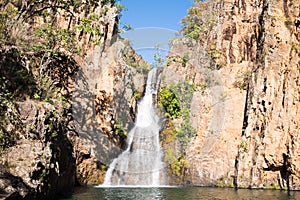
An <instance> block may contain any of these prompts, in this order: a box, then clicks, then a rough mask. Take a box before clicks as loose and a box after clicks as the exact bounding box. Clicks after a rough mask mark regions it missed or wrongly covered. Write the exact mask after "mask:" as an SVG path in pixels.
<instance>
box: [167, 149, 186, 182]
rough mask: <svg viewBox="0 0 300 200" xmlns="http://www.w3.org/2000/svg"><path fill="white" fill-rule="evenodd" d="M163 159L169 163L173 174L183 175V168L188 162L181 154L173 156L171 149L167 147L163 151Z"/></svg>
mask: <svg viewBox="0 0 300 200" xmlns="http://www.w3.org/2000/svg"><path fill="white" fill-rule="evenodd" d="M165 161H166V162H167V163H169V166H170V169H171V171H172V173H173V174H175V175H176V176H179V177H180V176H182V175H184V170H185V168H186V166H187V164H188V163H187V161H186V160H185V159H184V158H183V156H182V155H180V156H175V154H174V151H173V150H171V149H167V150H166V152H165Z"/></svg>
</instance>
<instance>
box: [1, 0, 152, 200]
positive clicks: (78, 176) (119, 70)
mask: <svg viewBox="0 0 300 200" xmlns="http://www.w3.org/2000/svg"><path fill="white" fill-rule="evenodd" d="M76 2H77V1H72V2H71V1H70V2H68V3H66V4H64V3H62V2H56V1H41V2H37V1H11V2H4V3H0V9H1V18H0V22H1V23H0V24H1V26H0V29H1V34H0V43H1V53H0V55H1V56H0V71H1V79H0V99H1V105H0V112H1V118H0V121H1V126H0V157H1V159H0V160H1V161H0V162H1V163H0V165H1V167H0V176H1V177H0V198H2V197H3V198H10V199H21V198H25V199H26V198H27V199H53V198H56V195H65V194H70V193H71V192H72V190H73V188H74V185H75V184H76V183H77V184H81V185H85V184H100V183H101V182H102V181H103V178H104V175H105V170H106V167H107V165H108V164H109V163H110V161H111V159H113V158H114V157H116V156H117V154H118V153H119V152H121V151H122V148H124V147H125V143H124V141H125V139H126V137H127V130H128V129H129V128H130V127H131V126H132V123H133V122H134V120H135V109H136V103H137V101H138V100H139V98H140V97H141V95H142V94H143V92H144V85H145V78H146V77H145V74H146V73H147V71H148V70H149V66H148V65H147V63H145V62H144V61H143V60H142V59H141V57H140V56H138V55H137V54H135V52H134V51H133V49H132V48H131V47H130V46H129V44H128V42H127V41H124V40H122V39H120V38H119V37H118V35H117V34H118V17H119V16H118V14H119V12H120V10H119V8H118V7H117V5H116V4H115V1H84V2H82V3H81V4H76ZM60 3H62V4H60ZM72 3H73V4H72ZM77 3H78V2H77ZM53 39H54V40H53ZM76 48H78V49H80V51H75V50H76Z"/></svg>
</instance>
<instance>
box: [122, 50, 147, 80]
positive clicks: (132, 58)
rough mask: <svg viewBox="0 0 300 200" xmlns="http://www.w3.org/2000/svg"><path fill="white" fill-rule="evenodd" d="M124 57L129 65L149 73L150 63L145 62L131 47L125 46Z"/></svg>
mask: <svg viewBox="0 0 300 200" xmlns="http://www.w3.org/2000/svg"><path fill="white" fill-rule="evenodd" d="M122 57H123V59H124V61H125V63H126V64H127V65H128V66H131V67H134V68H136V69H137V70H138V71H139V72H141V73H143V74H147V73H148V72H149V70H150V65H149V64H147V63H144V62H143V61H142V60H141V58H139V57H138V55H137V54H136V53H135V52H134V51H133V50H132V49H130V48H124V49H123V51H122Z"/></svg>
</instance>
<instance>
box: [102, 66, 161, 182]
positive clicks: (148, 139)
mask: <svg viewBox="0 0 300 200" xmlns="http://www.w3.org/2000/svg"><path fill="white" fill-rule="evenodd" d="M158 81H159V72H158V69H157V68H153V69H152V70H151V71H150V72H149V74H148V79H147V85H146V92H145V96H144V97H143V99H142V100H141V101H140V102H139V104H138V113H137V118H136V122H135V125H134V127H133V128H132V130H131V131H130V132H129V134H128V138H127V144H128V147H127V149H126V150H125V151H124V152H123V153H122V154H120V155H119V156H118V157H117V158H115V159H114V160H113V161H112V163H111V164H110V166H109V169H108V171H107V172H106V176H105V180H104V183H103V186H122V185H124V186H126V185H133V186H135V185H139V186H159V185H165V184H166V182H165V177H164V163H163V162H162V150H161V148H160V143H159V130H160V125H159V120H160V118H159V117H158V116H157V114H156V113H155V110H154V102H153V100H155V101H156V99H157V90H158V86H159V83H158Z"/></svg>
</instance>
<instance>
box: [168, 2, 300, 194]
mask: <svg viewBox="0 0 300 200" xmlns="http://www.w3.org/2000/svg"><path fill="white" fill-rule="evenodd" d="M299 4H300V2H299V1H288V0H282V1H272V2H270V1H250V0H249V1H248V0H234V1H211V2H204V3H201V2H198V4H196V5H195V7H193V8H191V9H190V10H189V16H187V17H186V18H185V19H184V20H183V23H184V28H183V30H182V31H183V33H184V34H185V35H186V36H187V37H186V38H185V39H181V41H175V43H174V44H173V50H172V53H171V55H170V56H169V63H168V65H169V66H167V67H166V68H165V70H164V74H165V77H166V78H165V80H164V81H163V84H164V85H165V86H164V87H167V88H170V89H171V90H173V91H175V93H176V90H174V87H173V89H172V87H171V86H174V85H178V83H183V82H187V83H189V84H190V85H192V86H193V91H192V98H191V99H188V100H187V99H186V100H183V101H190V105H189V106H188V109H189V117H188V121H187V122H188V123H189V124H190V125H191V126H192V127H193V128H194V129H195V130H196V135H193V136H192V137H190V136H189V137H187V138H188V141H189V142H188V145H186V147H185V148H183V149H179V150H178V147H179V146H180V145H178V141H179V143H180V134H178V132H179V133H180V129H181V127H178V126H176V124H178V120H179V121H182V120H183V119H182V118H184V117H183V116H181V117H179V118H175V119H173V120H170V122H168V124H167V128H166V130H167V131H166V130H165V131H164V132H163V134H165V135H168V134H170V131H171V130H173V132H175V134H173V138H175V139H173V140H171V141H172V142H170V140H167V141H165V143H167V144H166V148H167V149H168V148H169V149H170V148H171V149H172V154H173V155H172V156H173V158H172V159H170V158H169V157H170V156H169V155H168V152H167V154H166V156H165V157H166V159H167V161H168V162H169V166H170V167H169V168H170V174H173V175H172V177H173V178H171V180H172V181H171V182H173V183H178V182H179V183H183V184H193V185H205V186H207V185H216V186H229V187H239V188H240V187H242V188H281V189H291V190H295V189H299V184H300V182H299V169H298V165H299V158H298V156H297V155H298V153H297V152H298V148H299V147H298V139H297V135H298V134H299V116H300V114H299V111H298V110H299V109H298V108H299V88H300V87H299V80H300V79H299V19H300V18H299V14H300V13H299ZM185 91H187V90H185ZM179 100H180V98H179ZM170 124H171V125H170ZM172 124H173V126H172ZM171 132H172V131H171ZM190 132H191V131H190ZM174 135H175V137H174ZM178 135H179V136H178ZM168 145H169V146H168ZM176 166H178V167H176Z"/></svg>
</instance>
